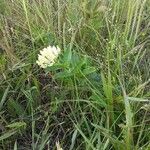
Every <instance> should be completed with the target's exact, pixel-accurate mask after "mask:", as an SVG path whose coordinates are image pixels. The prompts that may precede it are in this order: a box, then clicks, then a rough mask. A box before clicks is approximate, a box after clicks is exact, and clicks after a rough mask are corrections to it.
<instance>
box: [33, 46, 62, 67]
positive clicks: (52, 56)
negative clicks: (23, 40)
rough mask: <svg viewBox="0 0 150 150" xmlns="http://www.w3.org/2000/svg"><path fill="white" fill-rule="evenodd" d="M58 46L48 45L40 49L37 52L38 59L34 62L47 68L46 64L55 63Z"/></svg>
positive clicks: (58, 52)
mask: <svg viewBox="0 0 150 150" xmlns="http://www.w3.org/2000/svg"><path fill="white" fill-rule="evenodd" d="M60 51H61V50H60V48H59V47H58V46H57V47H55V46H48V47H47V48H44V49H43V50H41V51H40V54H38V60H37V61H36V63H37V64H38V65H39V66H40V67H41V68H47V67H48V66H52V65H53V64H54V63H55V60H56V58H57V57H58V55H59V54H60Z"/></svg>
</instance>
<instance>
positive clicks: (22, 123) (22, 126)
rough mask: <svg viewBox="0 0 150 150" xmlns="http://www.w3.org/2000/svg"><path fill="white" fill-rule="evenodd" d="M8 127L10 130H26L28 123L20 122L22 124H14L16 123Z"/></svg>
mask: <svg viewBox="0 0 150 150" xmlns="http://www.w3.org/2000/svg"><path fill="white" fill-rule="evenodd" d="M6 127H8V128H17V129H18V128H25V127H26V123H25V122H23V121H20V122H14V123H11V124H9V125H7V126H6Z"/></svg>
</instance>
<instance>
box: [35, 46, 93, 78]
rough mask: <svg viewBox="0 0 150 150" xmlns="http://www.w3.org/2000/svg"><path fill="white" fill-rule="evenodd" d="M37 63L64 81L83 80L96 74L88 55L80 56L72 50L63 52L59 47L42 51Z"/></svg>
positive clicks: (50, 47) (54, 76) (49, 47)
mask: <svg viewBox="0 0 150 150" xmlns="http://www.w3.org/2000/svg"><path fill="white" fill-rule="evenodd" d="M36 63H37V64H38V65H39V67H41V68H43V69H44V70H45V71H46V73H51V74H52V76H53V78H55V79H61V80H63V81H66V80H68V79H69V78H72V77H76V78H78V79H79V78H83V77H85V76H88V75H89V74H92V73H94V72H96V69H95V67H93V66H92V63H91V60H90V58H89V57H88V56H87V55H81V54H80V55H79V54H78V53H77V52H75V51H72V50H61V49H60V48H59V47H58V46H56V47H55V46H48V47H47V48H44V49H42V50H41V51H40V54H38V60H37V61H36Z"/></svg>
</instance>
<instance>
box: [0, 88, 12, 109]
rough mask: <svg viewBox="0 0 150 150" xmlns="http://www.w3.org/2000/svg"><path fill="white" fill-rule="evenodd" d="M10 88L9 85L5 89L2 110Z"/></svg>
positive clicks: (0, 107) (1, 102)
mask: <svg viewBox="0 0 150 150" xmlns="http://www.w3.org/2000/svg"><path fill="white" fill-rule="evenodd" d="M9 88H10V86H8V87H7V88H6V90H5V92H4V95H3V97H2V99H1V101H0V111H1V109H2V107H3V105H4V102H5V101H6V98H7V95H8V91H9Z"/></svg>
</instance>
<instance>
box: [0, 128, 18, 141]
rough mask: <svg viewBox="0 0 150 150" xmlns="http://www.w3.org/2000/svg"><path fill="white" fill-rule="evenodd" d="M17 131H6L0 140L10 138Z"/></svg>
mask: <svg viewBox="0 0 150 150" xmlns="http://www.w3.org/2000/svg"><path fill="white" fill-rule="evenodd" d="M16 132H17V131H16V130H10V131H7V132H6V133H4V134H3V135H1V136H0V141H2V140H5V139H7V138H9V137H10V136H12V135H14V134H15V133H16Z"/></svg>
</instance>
